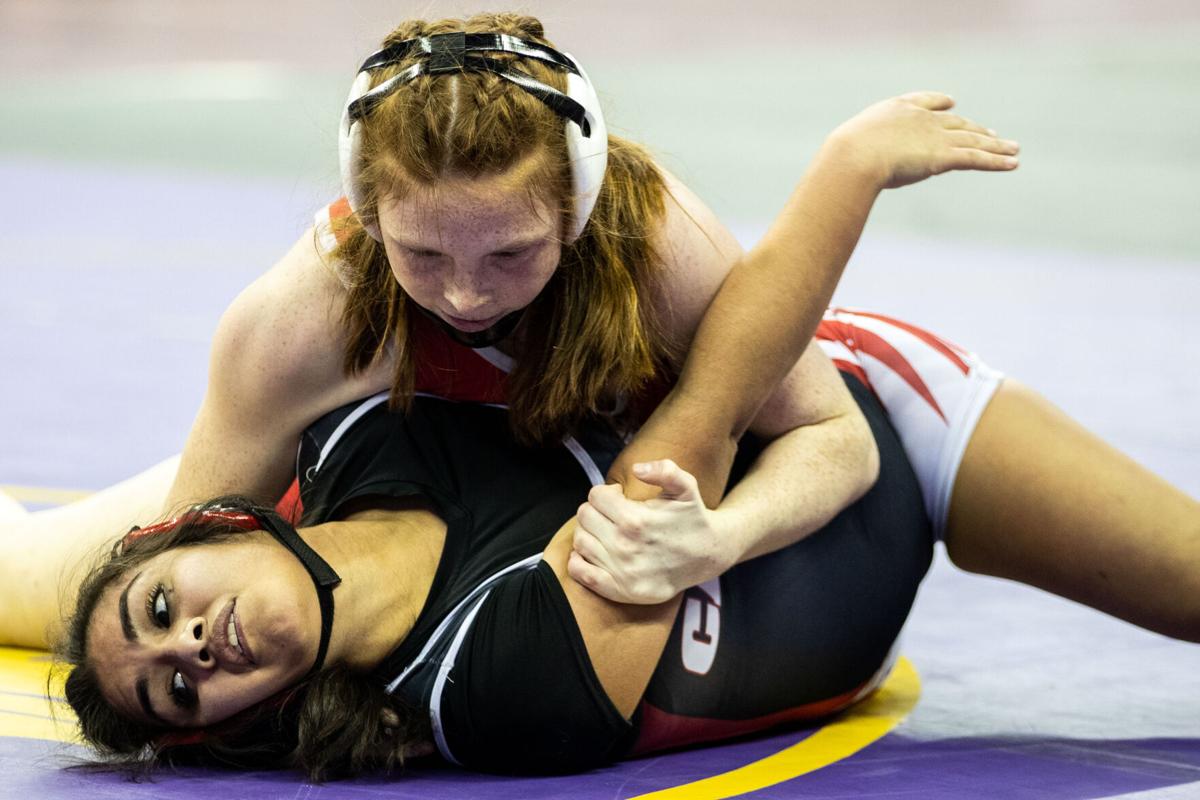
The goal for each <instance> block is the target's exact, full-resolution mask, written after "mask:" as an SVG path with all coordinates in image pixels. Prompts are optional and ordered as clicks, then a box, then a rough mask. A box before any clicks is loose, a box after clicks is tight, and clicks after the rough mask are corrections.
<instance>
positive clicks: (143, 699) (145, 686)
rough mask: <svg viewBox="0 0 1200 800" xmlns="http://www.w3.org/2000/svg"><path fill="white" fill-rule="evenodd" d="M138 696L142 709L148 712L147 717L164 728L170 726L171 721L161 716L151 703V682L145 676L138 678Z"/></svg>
mask: <svg viewBox="0 0 1200 800" xmlns="http://www.w3.org/2000/svg"><path fill="white" fill-rule="evenodd" d="M137 697H138V702H139V703H141V704H142V711H144V712H146V716H147V717H149V718H150V719H152V720H154V721H155V722H157V723H158V724H159V725H162V726H163V727H164V728H165V727H169V726H170V724H171V723H169V722H167V721H166V720H165V719H163V718H162V717H160V716H159V714H158V712H157V711H155V710H154V706H152V705H150V682H149V681H148V680H146V679H145V678H138V682H137Z"/></svg>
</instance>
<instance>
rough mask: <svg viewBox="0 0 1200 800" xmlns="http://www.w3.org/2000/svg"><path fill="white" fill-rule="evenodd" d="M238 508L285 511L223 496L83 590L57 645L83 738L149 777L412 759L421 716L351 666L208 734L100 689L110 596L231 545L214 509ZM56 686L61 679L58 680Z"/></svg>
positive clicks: (96, 574)
mask: <svg viewBox="0 0 1200 800" xmlns="http://www.w3.org/2000/svg"><path fill="white" fill-rule="evenodd" d="M216 509H233V510H236V511H240V512H243V513H247V514H253V515H255V516H258V517H268V518H270V519H272V521H274V522H275V523H276V524H279V525H286V524H287V523H285V522H283V520H282V519H280V518H279V517H278V516H276V515H275V513H274V512H273V511H272V510H270V509H266V508H262V507H259V506H255V505H254V504H252V503H251V502H250V501H248V500H245V499H243V498H230V497H226V498H221V499H218V500H213V501H211V502H209V503H206V504H204V505H203V506H199V507H198V508H196V509H195V510H194V511H192V512H189V513H187V514H185V515H183V516H182V517H181V518H180V520H179V524H178V525H176V526H174V527H172V528H169V529H167V530H165V531H163V532H162V533H156V534H154V535H152V536H146V537H143V538H139V539H135V540H133V541H131V542H129V544H128V545H127V546H124V547H122V545H121V543H118V544H117V545H116V546H114V548H113V550H112V551H111V553H109V554H108V556H107V557H106V558H104V559H103V560H102V561H101V562H100V563H98V564H97V565H96V566H95V567H94V568H93V569H92V570H91V571H90V572H89V574H88V575H87V577H86V578H84V580H83V583H82V584H81V585H80V588H79V594H78V600H77V602H76V604H75V610H74V612H73V614H72V615H71V617H70V618H69V619H68V620H67V624H66V627H65V631H66V632H65V634H64V636H63V638H62V640H61V641H60V642H59V644H58V646H57V647H56V648H55V650H56V655H57V656H58V659H59V662H60V663H59V667H58V670H57V672H58V673H61V671H63V670H66V671H67V675H66V680H65V684H64V685H65V692H66V698H67V702H68V703H69V704H70V706H71V708H72V709H73V710H74V711H75V715H76V716H77V717H78V719H79V727H80V733H81V735H82V737H83V739H84V741H86V742H87V743H88V744H89V745H91V747H92V748H93V749H94V750H95V751H96V752H97V753H98V754H99V755H100V756H101V757H102V759H103V760H104V763H105V764H107V765H112V766H121V767H127V768H129V769H130V770H131V771H132V772H135V773H142V772H145V771H146V770H148V769H149V768H150V767H152V766H153V765H154V764H156V763H160V762H167V763H176V764H183V763H188V764H196V763H202V764H213V765H224V766H234V767H246V768H255V769H267V768H273V767H293V768H297V769H300V770H303V771H304V772H305V773H306V774H307V775H308V777H309V779H310V780H318V781H319V780H323V779H326V778H334V777H346V776H350V775H355V774H358V773H360V772H363V771H364V770H368V769H384V770H387V769H392V768H394V767H397V766H400V765H401V764H402V762H403V750H404V747H405V745H407V744H409V743H413V742H418V741H422V740H425V739H427V738H428V729H427V723H426V722H425V721H424V717H423V715H420V714H418V713H416V712H415V711H413V710H412V709H409V708H407V707H405V706H403V705H402V704H401V703H400V702H399V701H398V700H397V699H396V698H393V697H392V696H390V695H388V694H387V693H386V692H385V691H384V690H383V687H382V686H381V685H379V684H378V683H377V682H375V681H372V680H370V679H369V678H367V677H366V676H364V675H360V674H356V673H353V672H350V671H349V670H347V669H345V668H344V667H337V666H335V667H330V668H327V669H324V670H322V671H321V672H319V673H317V674H316V675H314V676H313V677H311V678H309V679H308V680H307V681H304V682H302V683H301V684H299V685H297V686H293V687H291V688H289V689H288V690H286V691H285V692H282V693H280V694H279V695H276V696H275V697H273V698H270V699H268V700H267V701H265V702H263V703H261V704H258V705H256V706H253V707H251V708H249V709H246V710H244V711H242V712H240V713H238V714H235V715H234V716H233V717H231V718H229V719H227V720H225V721H223V722H220V723H217V724H216V725H213V726H210V727H209V728H206V729H204V730H184V729H172V728H163V727H160V726H156V725H149V724H146V723H144V722H140V721H136V720H132V719H129V718H127V717H125V716H124V715H122V714H120V713H119V712H118V711H117V710H116V709H115V708H113V706H112V705H111V704H110V703H109V702H108V700H107V699H106V698H105V696H104V694H103V693H102V692H101V690H100V681H99V675H98V674H97V673H96V670H95V668H94V666H93V665H92V663H91V661H90V660H89V659H88V652H87V632H88V628H89V627H90V624H91V619H92V616H93V614H94V613H95V610H96V605H97V603H98V602H99V600H100V597H101V595H102V594H104V592H105V591H106V590H107V589H108V588H109V587H110V586H112V585H113V584H114V582H116V581H118V580H119V579H120V578H121V577H122V576H124V575H128V574H129V571H130V570H132V569H135V568H136V567H138V566H139V565H141V564H143V563H145V562H146V561H148V560H150V559H151V558H153V557H155V556H157V555H159V554H160V553H165V552H167V551H168V550H173V549H176V548H181V547H201V546H204V545H208V544H215V543H217V542H222V541H226V540H228V539H230V538H232V537H234V536H238V535H242V534H243V533H244V531H243V530H242V529H241V528H239V527H237V526H235V525H232V524H230V523H229V522H228V521H226V520H223V519H221V518H218V517H208V518H205V515H204V512H205V511H206V510H216ZM51 680H53V676H52V678H51Z"/></svg>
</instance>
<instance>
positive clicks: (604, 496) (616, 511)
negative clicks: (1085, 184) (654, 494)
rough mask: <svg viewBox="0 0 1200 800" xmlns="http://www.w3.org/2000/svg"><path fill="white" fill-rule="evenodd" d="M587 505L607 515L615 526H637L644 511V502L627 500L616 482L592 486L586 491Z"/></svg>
mask: <svg viewBox="0 0 1200 800" xmlns="http://www.w3.org/2000/svg"><path fill="white" fill-rule="evenodd" d="M588 505H590V506H591V507H592V508H593V509H594V510H595V511H597V512H599V513H600V514H602V515H604V516H605V517H607V518H608V519H609V520H610V521H611V522H612V523H613V524H614V525H616V526H617V527H627V526H632V527H634V528H636V527H637V525H638V522H639V521H640V520H641V518H642V515H643V514H644V513H645V504H644V502H643V501H641V500H629V499H628V498H626V497H625V495H623V494H621V487H620V486H618V485H616V484H612V483H610V484H605V485H603V486H593V487H592V490H591V491H590V492H588Z"/></svg>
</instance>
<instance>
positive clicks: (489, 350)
mask: <svg viewBox="0 0 1200 800" xmlns="http://www.w3.org/2000/svg"><path fill="white" fill-rule="evenodd" d="M475 352H476V353H477V354H478V355H479V357H480V358H482V359H483V360H484V361H486V362H488V363H489V364H491V365H492V366H493V367H495V368H496V369H498V370H500V371H501V372H512V371H513V367H514V366H516V363H517V360H516V359H515V358H513V357H512V356H510V355H509V354H508V353H502V352H500V351H499V350H497V349H496V348H494V347H480V348H478V349H477V350H475Z"/></svg>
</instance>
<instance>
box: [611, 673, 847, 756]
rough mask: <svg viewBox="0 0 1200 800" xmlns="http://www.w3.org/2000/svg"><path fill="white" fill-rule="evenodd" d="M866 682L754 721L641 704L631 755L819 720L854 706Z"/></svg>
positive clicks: (756, 718)
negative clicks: (685, 712) (851, 705)
mask: <svg viewBox="0 0 1200 800" xmlns="http://www.w3.org/2000/svg"><path fill="white" fill-rule="evenodd" d="M866 685H867V684H866V683H865V682H864V683H863V684H862V685H861V686H857V687H855V688H854V689H851V690H850V691H848V692H846V693H844V694H839V695H837V696H836V697H830V698H829V699H827V700H818V701H817V702H815V703H806V704H805V705H802V706H795V707H793V708H787V709H784V710H783V711H776V712H775V713H773V714H766V715H764V716H761V717H754V718H753V719H711V718H708V717H688V716H684V715H682V714H672V713H671V712H670V711H663V710H662V709H661V708H656V707H655V706H652V705H650V703H648V702H646V701H645V700H643V701H642V705H641V708H640V709H639V711H640V712H641V725H640V727H639V729H638V738H637V742H636V743H635V744H634V746H633V750H632V752H631V753H630V755H641V754H643V753H650V752H653V751H655V750H667V749H670V748H674V747H686V746H688V745H691V744H699V743H701V742H712V741H717V740H719V739H732V738H733V737H735V736H744V735H745V734H747V733H755V732H756V731H762V730H766V729H767V728H773V727H775V726H776V725H782V724H784V723H787V722H801V721H804V720H814V719H820V718H821V717H827V716H829V715H830V714H833V713H835V712H838V711H841V710H842V709H844V708H846V707H847V706H849V705H850V704H851V703H853V702H854V698H855V696H856V695H857V694H858V693H859V692H861V691H862V688H863V686H866Z"/></svg>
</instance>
